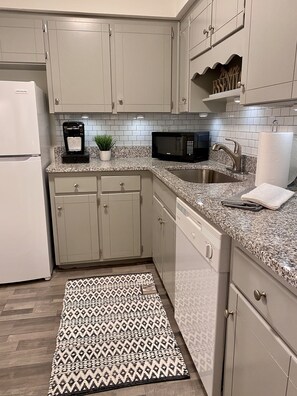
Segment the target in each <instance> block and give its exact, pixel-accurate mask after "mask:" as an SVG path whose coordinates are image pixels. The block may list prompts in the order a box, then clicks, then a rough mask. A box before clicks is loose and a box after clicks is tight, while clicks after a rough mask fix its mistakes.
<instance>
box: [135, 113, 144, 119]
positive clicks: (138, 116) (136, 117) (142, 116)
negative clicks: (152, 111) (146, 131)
mask: <svg viewBox="0 0 297 396" xmlns="http://www.w3.org/2000/svg"><path fill="white" fill-rule="evenodd" d="M133 118H134V120H143V119H144V115H143V114H136V116H135V117H133Z"/></svg>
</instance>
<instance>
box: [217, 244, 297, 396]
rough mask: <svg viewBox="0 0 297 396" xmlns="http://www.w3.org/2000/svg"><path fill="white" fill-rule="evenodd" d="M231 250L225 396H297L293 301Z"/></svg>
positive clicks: (253, 264) (296, 300) (295, 302)
mask: <svg viewBox="0 0 297 396" xmlns="http://www.w3.org/2000/svg"><path fill="white" fill-rule="evenodd" d="M261 265H263V264H261V262H260V261H259V260H258V259H256V258H253V257H252V256H251V255H250V254H248V253H247V252H246V251H245V250H244V249H243V248H241V247H240V246H239V245H238V244H237V243H234V245H233V253H232V262H231V285H230V289H229V303H228V308H227V310H226V316H227V318H228V319H227V333H226V348H225V373H224V392H223V395H224V396H250V395H253V396H297V392H296V390H297V385H296V384H297V363H296V362H297V358H296V323H297V321H296V315H294V314H293V315H292V313H295V312H296V307H297V298H296V296H295V295H293V293H291V292H290V290H288V288H286V287H285V286H283V285H282V284H281V283H280V282H279V281H277V280H276V279H275V278H274V277H273V276H272V275H271V274H269V273H268V272H267V271H266V270H264V269H263V268H261Z"/></svg>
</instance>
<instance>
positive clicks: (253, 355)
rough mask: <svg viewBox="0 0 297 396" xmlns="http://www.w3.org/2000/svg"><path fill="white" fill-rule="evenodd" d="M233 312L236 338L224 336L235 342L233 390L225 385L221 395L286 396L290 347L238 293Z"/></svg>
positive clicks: (228, 346)
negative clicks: (234, 313)
mask: <svg viewBox="0 0 297 396" xmlns="http://www.w3.org/2000/svg"><path fill="white" fill-rule="evenodd" d="M236 316H237V318H236V333H235V340H232V339H231V340H230V339H229V338H228V339H227V341H228V342H229V343H230V341H231V343H232V342H234V361H233V377H232V393H230V392H229V390H230V389H227V388H226V389H225V391H224V396H226V395H231V394H232V396H250V395H253V396H285V395H286V388H287V379H288V373H289V363H290V351H289V350H288V349H287V348H286V346H285V344H284V343H283V342H282V341H281V339H280V338H279V337H278V336H277V335H276V333H275V332H274V331H273V329H272V328H271V327H270V326H269V325H268V324H267V323H266V322H265V321H264V320H263V318H262V317H261V316H260V315H259V314H258V313H257V312H256V310H255V309H254V308H252V306H251V305H250V304H249V303H248V302H247V300H246V299H245V298H244V297H243V296H241V294H239V293H238V302H237V311H236ZM229 348H230V344H227V351H228V349H229ZM231 348H232V347H231ZM229 372H230V370H229ZM227 390H228V392H227Z"/></svg>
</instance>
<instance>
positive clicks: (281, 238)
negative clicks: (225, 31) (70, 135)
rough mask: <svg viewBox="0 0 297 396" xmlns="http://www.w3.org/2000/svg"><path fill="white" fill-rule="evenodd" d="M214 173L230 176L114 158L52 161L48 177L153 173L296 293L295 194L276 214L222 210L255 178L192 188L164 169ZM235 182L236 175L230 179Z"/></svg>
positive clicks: (218, 166) (220, 167) (211, 165)
mask: <svg viewBox="0 0 297 396" xmlns="http://www.w3.org/2000/svg"><path fill="white" fill-rule="evenodd" d="M201 167H202V168H213V169H217V170H220V171H222V172H223V173H227V174H230V172H228V171H226V167H225V165H223V164H220V163H218V162H214V161H205V162H199V163H196V164H188V163H180V162H170V161H168V162H167V161H160V160H156V159H152V158H118V159H113V160H111V161H108V162H102V161H100V160H98V159H95V158H91V160H90V163H88V164H62V163H61V162H60V161H56V162H53V163H52V164H50V165H49V167H48V168H47V172H48V173H55V174H57V173H72V172H74V173H76V172H79V173H81V172H105V171H145V170H149V171H151V172H152V173H153V174H154V175H155V176H157V177H158V178H159V179H160V180H161V181H162V182H163V183H165V184H166V185H167V186H168V187H169V188H170V189H171V190H172V191H173V192H175V193H176V195H177V196H179V197H180V198H182V199H183V200H184V201H185V202H186V203H188V204H190V205H191V206H192V207H193V208H194V209H196V210H197V212H198V213H201V214H202V215H204V216H205V217H206V218H207V219H209V220H210V221H211V222H213V223H214V224H217V225H219V226H220V227H221V228H222V230H224V231H225V232H226V233H227V234H228V235H229V236H230V237H231V238H233V239H234V240H235V241H237V242H239V243H240V245H242V246H243V247H244V248H246V249H247V251H249V252H250V253H251V254H253V255H254V256H255V257H257V258H258V259H260V260H261V261H262V262H263V264H264V265H266V266H267V267H269V268H270V269H271V270H272V271H273V273H274V274H275V276H276V277H277V278H279V280H280V281H282V283H285V284H286V285H287V286H289V288H290V289H291V290H293V291H294V293H296V294H297V290H296V289H297V195H296V194H295V195H294V196H293V197H292V198H291V199H290V200H289V201H288V202H286V203H285V204H284V205H283V206H282V207H281V208H280V209H279V210H277V211H272V210H268V209H263V210H261V211H260V212H249V211H245V210H241V209H234V208H226V207H224V206H222V204H221V200H222V199H223V198H227V197H231V196H233V195H236V194H239V193H240V192H242V191H244V190H245V189H247V188H248V187H252V186H253V185H254V176H253V175H235V177H236V178H239V179H240V181H239V182H236V183H224V184H198V183H197V184H196V183H189V182H185V181H183V180H181V179H179V178H178V177H177V176H175V175H173V174H172V173H170V172H169V171H168V170H167V169H170V168H171V169H177V168H181V169H182V168H201ZM233 177H234V175H233Z"/></svg>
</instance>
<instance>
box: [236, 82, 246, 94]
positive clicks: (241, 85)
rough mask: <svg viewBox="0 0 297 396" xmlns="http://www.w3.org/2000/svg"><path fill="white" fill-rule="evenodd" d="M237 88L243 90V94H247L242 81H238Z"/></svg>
mask: <svg viewBox="0 0 297 396" xmlns="http://www.w3.org/2000/svg"><path fill="white" fill-rule="evenodd" d="M237 88H241V92H242V93H244V92H245V85H244V84H243V83H242V82H241V81H238V83H237Z"/></svg>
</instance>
